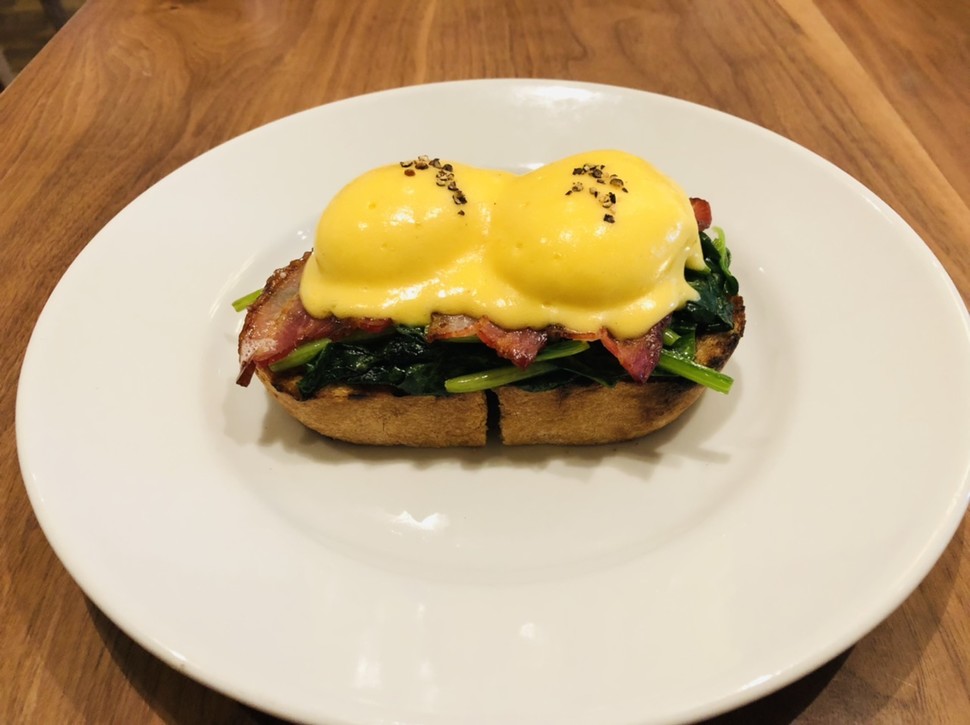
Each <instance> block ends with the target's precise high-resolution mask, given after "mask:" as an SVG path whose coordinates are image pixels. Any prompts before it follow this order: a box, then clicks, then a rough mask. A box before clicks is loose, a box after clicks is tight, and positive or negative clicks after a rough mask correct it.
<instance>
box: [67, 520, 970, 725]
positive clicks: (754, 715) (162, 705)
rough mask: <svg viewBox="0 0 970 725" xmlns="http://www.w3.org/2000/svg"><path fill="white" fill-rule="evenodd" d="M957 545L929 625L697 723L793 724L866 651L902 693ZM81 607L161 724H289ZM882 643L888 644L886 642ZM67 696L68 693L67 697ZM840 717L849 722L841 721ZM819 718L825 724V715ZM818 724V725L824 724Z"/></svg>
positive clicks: (956, 550) (959, 544) (863, 644)
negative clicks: (903, 640)
mask: <svg viewBox="0 0 970 725" xmlns="http://www.w3.org/2000/svg"><path fill="white" fill-rule="evenodd" d="M963 538H964V533H963V530H962V529H961V530H960V531H958V533H957V535H956V537H955V538H954V541H953V542H952V544H951V546H950V547H949V548H948V549H947V553H946V554H945V555H944V558H943V559H942V560H941V562H940V563H939V564H937V566H936V567H935V568H934V569H933V570H932V571H931V572H930V574H929V576H928V577H927V580H926V582H925V583H924V586H923V587H922V591H923V592H924V595H923V603H924V604H925V606H926V607H927V609H928V611H929V612H930V615H931V616H930V617H928V618H920V619H918V620H913V621H911V622H909V626H908V627H899V626H897V627H894V628H886V627H881V628H877V631H876V633H877V634H881V635H882V638H880V637H878V636H875V634H870V635H868V636H867V637H865V638H863V639H862V640H861V641H860V642H859V643H858V644H856V645H855V646H854V647H852V648H850V649H849V650H847V651H845V652H843V653H842V654H840V655H839V656H837V657H835V658H834V659H832V660H831V661H829V662H827V663H826V664H824V665H822V666H821V667H820V668H818V669H817V670H815V671H814V672H811V673H810V674H808V675H806V676H805V677H803V678H801V679H799V680H797V681H795V682H794V683H792V684H791V685H788V686H787V687H785V688H782V689H781V690H779V691H778V692H775V693H772V694H770V695H767V696H766V697H764V698H762V699H760V700H757V701H755V702H753V703H750V704H748V705H745V706H743V707H741V708H738V709H736V710H733V711H730V712H727V713H725V714H723V715H720V716H718V717H714V718H711V719H708V720H704V721H702V723H701V725H742V724H744V725H747V723H763V724H766V725H787V724H788V723H792V722H794V721H795V720H796V719H797V718H798V717H799V715H801V714H802V713H804V712H805V711H806V710H807V709H809V708H810V706H811V704H812V703H813V701H814V700H815V699H816V698H817V697H818V696H819V695H820V694H821V693H822V692H823V691H824V690H825V689H826V688H828V687H838V680H839V678H840V677H842V676H846V677H849V678H851V677H852V675H851V673H846V672H843V667H844V666H845V664H846V662H847V661H848V660H849V659H850V658H852V657H853V656H856V655H860V654H861V653H865V652H866V651H869V652H871V651H872V650H873V649H878V650H882V651H883V653H884V655H885V656H880V657H879V661H880V663H881V666H882V668H883V671H882V673H881V674H882V675H883V679H884V681H894V682H896V683H897V685H898V687H902V686H903V685H904V684H905V682H906V681H907V678H908V676H909V674H910V673H911V672H912V670H913V669H914V668H915V667H916V665H917V663H918V662H919V659H920V656H921V654H922V651H923V649H924V648H925V647H926V645H927V644H928V643H929V641H930V639H931V638H932V637H933V635H934V633H935V632H936V631H937V629H938V627H939V622H940V619H941V618H942V616H943V613H944V611H945V609H946V606H947V603H948V601H949V599H950V596H951V595H952V593H953V587H954V583H955V581H956V579H957V578H958V576H959V570H960V568H961V567H962V566H963V565H964V563H965V562H964V561H963V557H962V556H961V553H962V551H963ZM85 601H86V602H87V607H88V612H89V614H90V617H91V620H92V623H93V624H94V626H95V628H96V630H97V632H98V634H99V635H100V637H101V639H102V640H103V641H104V643H105V646H106V648H107V649H108V652H109V653H110V654H111V657H112V659H113V660H114V662H115V664H116V665H117V666H118V667H119V669H120V670H121V671H122V672H123V673H124V675H125V677H126V678H127V679H128V681H129V682H130V683H131V684H132V686H133V687H134V688H135V689H136V690H137V691H138V693H139V695H140V696H141V697H143V698H144V699H145V701H146V702H147V703H148V705H149V706H150V707H151V708H152V710H153V711H154V712H155V713H157V714H158V715H159V716H160V717H161V718H162V719H163V720H164V721H165V722H167V723H191V724H194V723H203V722H204V723H223V722H225V723H228V722H232V723H243V724H245V723H252V724H253V725H286V724H287V723H288V722H289V721H287V720H282V719H280V718H277V717H274V716H272V715H268V714H266V713H263V712H260V711H258V710H256V709H254V708H251V707H249V706H248V705H243V704H241V703H239V702H237V701H235V700H233V699H231V698H229V697H226V696H225V695H222V694H219V693H217V692H214V691H212V690H210V689H209V688H207V687H206V686H204V685H202V684H199V683H197V682H195V681H194V680H192V679H190V678H188V677H187V676H185V675H183V674H181V673H180V672H178V671H177V670H175V669H174V668H171V667H169V666H168V665H166V664H165V663H163V662H162V661H161V660H159V659H157V658H156V657H154V656H153V655H152V654H150V653H149V652H148V651H147V650H145V649H144V648H143V647H141V646H140V645H139V644H137V643H136V642H135V641H134V640H132V639H131V638H129V637H128V636H127V635H126V634H124V632H122V631H121V630H120V629H119V628H118V627H117V626H115V625H114V623H112V622H111V621H110V620H109V619H108V618H107V617H106V616H105V615H104V614H103V613H102V612H101V611H100V610H99V609H98V608H97V607H96V606H95V605H94V604H93V603H92V602H91V601H90V600H85ZM902 609H903V607H901V608H900V609H898V610H897V611H896V612H895V613H894V614H893V615H891V618H893V617H903V616H906V615H905V613H904V612H903V611H902ZM900 632H906V633H908V634H909V635H911V636H912V637H914V639H915V640H916V644H917V646H916V647H914V648H906V647H902V646H900V645H899V643H898V638H899V637H900V634H899V633H900ZM885 635H891V636H890V638H889V639H888V640H887V639H885ZM893 637H895V639H894V638H893ZM907 651H908V652H910V653H911V655H910V656H909V657H900V656H899V654H900V653H905V652H907ZM883 653H880V652H877V653H876V654H877V655H882V654H883ZM60 675H61V677H60V678H59V679H61V681H62V683H64V684H66V683H67V682H77V679H76V677H74V676H73V674H72V673H71V672H61V673H60ZM852 687H853V688H855V689H854V690H853V691H854V692H856V693H858V687H859V683H858V682H853V684H852ZM898 687H897V689H898ZM66 691H67V692H70V689H66ZM79 694H80V693H79ZM894 694H895V691H892V692H890V691H886V692H882V693H876V692H874V693H873V695H872V697H867V698H865V699H864V700H861V701H859V702H858V703H857V705H856V707H857V708H858V709H857V710H856V711H853V712H851V717H852V719H853V720H854V721H857V722H868V721H871V720H872V719H873V718H874V717H875V716H876V715H877V714H878V712H879V711H880V710H881V709H882V707H883V705H884V704H885V703H886V702H887V701H888V700H889V699H891V698H892V697H893V695H894ZM75 700H76V701H77V702H78V705H79V708H80V709H81V711H82V712H83V711H84V706H85V702H86V698H83V697H80V696H78V697H76V698H75ZM102 714H103V713H102ZM844 714H847V715H848V713H844ZM822 715H823V716H824V713H822ZM809 720H811V718H809ZM820 721H824V718H823V720H820Z"/></svg>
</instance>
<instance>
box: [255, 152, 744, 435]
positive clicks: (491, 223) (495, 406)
mask: <svg viewBox="0 0 970 725" xmlns="http://www.w3.org/2000/svg"><path fill="white" fill-rule="evenodd" d="M729 265H730V253H729V252H728V250H727V248H726V246H725V244H724V236H723V234H722V233H721V232H720V230H719V229H716V228H713V229H712V228H711V209H710V205H709V204H708V203H707V202H706V201H704V200H702V199H691V198H688V197H687V195H686V194H685V193H684V192H683V191H682V190H681V189H680V187H679V186H678V185H677V184H675V183H674V182H673V181H671V180H670V179H668V178H667V177H666V176H664V175H663V174H661V173H660V172H658V171H657V170H656V169H655V168H654V167H652V166H651V165H650V164H648V163H647V162H646V161H644V160H642V159H640V158H638V157H636V156H632V155H630V154H627V153H624V152H620V151H594V152H589V153H583V154H579V155H576V156H572V157H570V158H566V159H563V160H561V161H557V162H554V163H551V164H548V165H546V166H542V167H540V168H538V169H536V170H534V171H531V172H529V173H527V174H523V175H515V174H511V173H507V172H503V171H495V170H487V169H481V168H475V167H472V166H466V165H463V164H459V163H455V162H452V161H443V160H439V159H437V158H428V157H425V156H421V157H418V158H417V159H409V160H406V161H402V162H400V163H394V164H391V165H388V166H383V167H380V168H377V169H374V170H372V171H369V172H367V173H365V174H364V175H362V176H360V177H359V178H357V179H355V180H353V181H351V182H350V183H349V184H348V185H347V186H346V187H344V188H343V189H342V190H341V191H340V192H339V193H338V194H337V195H336V196H335V197H334V199H333V200H332V201H331V202H330V204H329V205H328V206H327V208H326V209H325V210H324V212H323V214H322V216H321V218H320V221H319V225H318V227H317V236H316V241H315V244H314V248H313V250H312V251H310V252H307V253H306V254H305V255H303V256H302V257H300V258H299V259H296V260H294V261H292V262H290V263H289V264H288V265H287V266H285V267H283V268H281V269H278V270H276V271H275V272H274V273H273V274H272V276H271V277H270V278H269V279H268V280H267V282H266V285H265V287H264V288H263V289H262V290H260V291H258V292H255V293H253V294H252V295H249V296H247V298H243V299H241V300H238V301H237V303H236V306H237V308H238V309H242V308H244V307H248V310H247V313H246V320H245V323H244V324H243V327H242V331H241V333H240V335H239V360H240V365H241V369H240V374H239V378H238V382H239V383H240V384H242V385H247V384H248V383H249V381H250V380H251V378H252V376H253V374H254V373H255V375H256V376H257V377H258V378H259V379H260V380H261V381H262V382H263V383H264V384H265V385H266V387H267V388H268V390H269V391H270V393H271V394H272V395H273V397H274V398H275V399H276V400H277V401H279V403H280V404H281V405H283V407H284V408H286V410H287V411H289V412H290V413H291V414H292V415H293V416H294V417H296V418H297V419H298V420H300V421H301V422H302V423H303V424H304V425H306V426H308V427H309V428H311V429H313V430H315V431H317V432H319V433H322V434H323V435H326V436H329V437H332V438H337V439H341V440H346V441H351V442H354V443H365V444H373V445H396V444H398V445H410V446H433V447H442V446H477V445H483V444H484V443H485V441H486V435H487V431H488V429H489V427H492V428H497V429H498V431H500V434H501V439H502V441H503V442H504V443H506V444H509V445H522V444H537V443H557V444H591V443H608V442H614V441H621V440H628V439H632V438H637V437H640V436H643V435H645V434H647V433H650V432H651V431H654V430H657V429H658V428H661V427H663V426H665V425H667V424H668V423H670V422H671V421H673V420H675V419H676V418H677V417H678V416H680V415H681V413H683V412H684V411H685V410H686V409H687V408H688V407H689V406H690V405H691V404H692V403H693V402H694V401H696V400H697V399H698V397H699V396H700V395H701V393H702V392H703V391H704V389H705V388H712V389H714V390H718V391H720V392H727V391H728V389H729V388H730V386H731V378H729V377H728V376H726V375H724V374H723V373H721V372H720V370H721V368H722V367H723V365H724V364H725V362H726V361H727V360H728V358H729V357H730V356H731V354H732V353H733V352H734V349H735V346H736V345H737V344H738V341H739V340H740V338H741V335H742V334H743V332H744V324H745V316H744V304H743V302H742V299H741V297H740V296H739V295H738V284H737V281H736V280H735V278H734V276H733V275H732V274H731V272H730V268H729Z"/></svg>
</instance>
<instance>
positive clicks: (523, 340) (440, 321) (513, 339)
mask: <svg viewBox="0 0 970 725" xmlns="http://www.w3.org/2000/svg"><path fill="white" fill-rule="evenodd" d="M425 335H426V338H427V340H428V342H434V341H435V340H448V339H453V338H456V337H472V336H473V335H474V336H476V337H478V339H479V340H481V341H482V342H483V343H484V344H486V345H488V346H489V347H490V348H492V349H493V350H494V351H495V352H496V353H498V355H499V356H500V357H503V358H505V359H506V360H509V361H510V362H511V363H512V364H513V365H515V366H516V367H520V368H526V367H529V365H531V364H532V362H533V361H534V360H535V358H536V355H538V354H539V352H540V351H541V350H542V348H543V347H545V345H546V342H548V341H549V334H548V332H547V331H539V330H533V329H532V328H529V327H526V328H523V329H521V330H506V329H504V328H501V327H499V326H498V325H496V324H495V323H493V322H492V321H491V320H489V319H488V318H487V317H479V318H477V319H476V318H474V317H470V316H469V315H442V314H437V313H436V314H434V315H432V316H431V323H430V324H429V325H428V329H427V331H426V333H425Z"/></svg>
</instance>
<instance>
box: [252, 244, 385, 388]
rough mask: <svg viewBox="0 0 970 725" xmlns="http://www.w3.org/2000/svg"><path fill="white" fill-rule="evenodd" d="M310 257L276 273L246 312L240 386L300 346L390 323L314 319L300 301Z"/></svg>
mask: <svg viewBox="0 0 970 725" xmlns="http://www.w3.org/2000/svg"><path fill="white" fill-rule="evenodd" d="M309 256H310V253H309V252H307V253H306V254H304V255H303V256H302V257H300V258H299V259H295V260H293V261H292V262H290V263H289V264H288V265H287V266H286V267H283V268H281V269H278V270H276V271H275V272H273V274H272V276H271V277H270V278H269V279H268V280H267V281H266V286H265V287H264V288H263V293H262V294H261V295H260V296H259V299H257V300H256V301H255V302H254V303H253V304H252V305H250V307H249V309H248V310H247V311H246V321H245V322H244V323H243V328H242V332H241V333H240V334H239V376H238V377H237V378H236V382H237V383H238V384H239V385H242V386H246V385H249V382H250V380H252V377H253V373H254V372H255V370H256V366H257V365H269V364H271V363H274V362H276V361H277V360H282V359H283V358H284V357H286V356H287V355H289V354H290V353H291V352H293V350H295V349H296V348H297V347H298V346H300V345H302V344H303V343H305V342H310V341H312V340H319V339H321V338H324V337H330V338H340V337H345V336H346V335H348V334H350V333H351V332H353V331H354V330H364V331H367V332H380V331H381V330H383V329H385V328H387V327H389V326H390V325H391V324H392V322H391V320H384V319H380V320H375V319H372V318H366V317H365V318H351V319H338V318H336V317H334V316H332V315H331V316H329V317H324V318H317V317H311V316H310V313H308V312H307V311H306V309H305V308H304V307H303V303H302V302H301V301H300V277H301V276H302V273H303V267H304V266H305V265H306V261H307V258H308V257H309Z"/></svg>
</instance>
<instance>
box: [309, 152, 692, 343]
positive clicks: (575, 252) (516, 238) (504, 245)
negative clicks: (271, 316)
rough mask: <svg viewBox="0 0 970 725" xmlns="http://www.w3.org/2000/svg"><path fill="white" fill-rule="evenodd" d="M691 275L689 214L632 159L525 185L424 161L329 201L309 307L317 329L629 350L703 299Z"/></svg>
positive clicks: (582, 160)
mask: <svg viewBox="0 0 970 725" xmlns="http://www.w3.org/2000/svg"><path fill="white" fill-rule="evenodd" d="M685 268H687V269H695V270H702V269H704V268H705V265H704V259H703V255H702V252H701V245H700V242H699V238H698V227H697V222H696V220H695V218H694V213H693V210H692V208H691V204H690V200H689V199H688V197H687V195H686V194H685V193H684V192H683V190H682V189H681V188H680V187H679V186H678V185H677V184H676V183H674V182H673V181H672V180H671V179H669V178H667V177H666V176H664V175H663V174H662V173H660V172H659V171H658V170H657V169H655V168H654V167H653V166H651V165H650V164H649V163H647V162H646V161H644V160H643V159H640V158H638V157H636V156H632V155H630V154H628V153H624V152H620V151H593V152H589V153H583V154H578V155H576V156H571V157H569V158H566V159H562V160H561V161H556V162H554V163H551V164H548V165H546V166H542V167H540V168H538V169H536V170H534V171H531V172H529V173H526V174H521V175H518V174H512V173H508V172H504V171H496V170H491V169H482V168H476V167H473V166H467V165H464V164H459V163H454V162H443V161H440V160H438V159H428V158H427V157H419V158H418V159H415V160H408V161H403V162H401V163H398V164H393V165H388V166H382V167H380V168H377V169H374V170H372V171H369V172H367V173H365V174H363V175H362V176H360V177H358V178H357V179H355V180H353V181H351V182H350V183H349V184H348V185H347V186H346V187H344V188H343V189H342V190H341V191H340V192H339V193H338V194H337V195H336V196H335V197H334V198H333V200H332V201H331V202H330V204H329V206H327V208H326V209H325V210H324V212H323V214H322V216H321V218H320V222H319V225H318V227H317V235H316V240H315V244H314V248H313V253H312V255H311V256H310V259H309V260H308V262H307V265H306V268H305V270H304V272H303V277H302V280H301V284H300V297H301V299H302V302H303V305H304V307H306V309H307V311H308V312H309V313H310V314H311V315H313V316H314V317H326V316H327V315H330V314H333V315H336V316H338V317H374V318H387V317H389V318H392V319H393V320H395V321H396V322H398V323H401V324H405V325H425V324H427V323H428V321H429V320H430V318H431V315H432V314H433V313H436V312H437V313H443V314H465V315H471V316H474V317H478V316H487V317H488V318H489V319H490V320H491V321H492V322H494V323H495V324H497V325H500V326H502V327H504V328H506V329H520V328H524V327H532V328H535V329H541V328H544V327H546V326H548V325H552V324H557V325H562V326H564V327H566V328H568V329H570V330H574V331H592V330H598V329H600V328H601V327H606V328H607V329H608V330H609V331H610V332H611V333H612V334H613V335H615V336H616V337H619V338H630V337H636V336H638V335H641V334H643V333H644V332H645V331H647V330H648V329H649V328H651V327H652V326H653V325H655V324H656V323H657V322H659V321H660V320H661V319H662V318H663V317H665V316H666V315H667V314H669V313H671V312H673V311H674V310H676V309H678V308H680V307H681V306H683V305H684V304H685V303H686V302H687V301H690V300H695V299H697V296H698V295H697V293H696V291H695V290H694V289H693V288H692V287H691V286H690V285H688V284H687V282H686V281H685V279H684V271H685Z"/></svg>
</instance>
